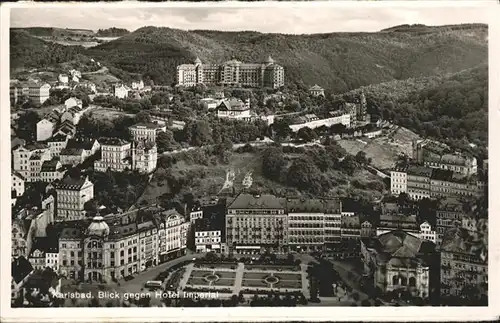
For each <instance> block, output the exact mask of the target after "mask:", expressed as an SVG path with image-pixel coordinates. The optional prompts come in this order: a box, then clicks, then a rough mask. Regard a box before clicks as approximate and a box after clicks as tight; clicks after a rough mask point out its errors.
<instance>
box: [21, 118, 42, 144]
mask: <svg viewBox="0 0 500 323" xmlns="http://www.w3.org/2000/svg"><path fill="white" fill-rule="evenodd" d="M40 120H41V118H40V116H39V115H38V113H37V112H36V111H34V110H28V111H26V112H25V113H23V114H21V115H20V116H19V119H18V120H17V125H18V128H17V132H16V133H17V136H18V137H19V138H21V139H24V140H26V141H27V142H34V141H36V124H37V123H38V121H40Z"/></svg>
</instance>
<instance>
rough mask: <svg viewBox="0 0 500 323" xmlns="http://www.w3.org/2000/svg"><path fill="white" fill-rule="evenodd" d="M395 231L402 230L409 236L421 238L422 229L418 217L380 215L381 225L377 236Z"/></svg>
mask: <svg viewBox="0 0 500 323" xmlns="http://www.w3.org/2000/svg"><path fill="white" fill-rule="evenodd" d="M394 230H401V231H404V232H406V233H408V234H411V235H414V236H419V234H420V227H419V225H418V223H417V216H416V215H415V214H414V215H404V214H400V213H399V214H386V213H382V214H381V215H380V221H379V225H378V226H377V236H380V235H382V234H385V233H387V232H391V231H394Z"/></svg>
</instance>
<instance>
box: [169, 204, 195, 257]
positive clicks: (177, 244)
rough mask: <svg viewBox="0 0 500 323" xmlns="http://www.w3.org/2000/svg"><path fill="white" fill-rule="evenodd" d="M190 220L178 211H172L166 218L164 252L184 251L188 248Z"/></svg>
mask: <svg viewBox="0 0 500 323" xmlns="http://www.w3.org/2000/svg"><path fill="white" fill-rule="evenodd" d="M189 225H190V223H189V222H185V220H184V218H183V217H182V216H181V215H180V214H178V213H176V212H175V213H172V214H170V215H168V216H167V217H166V218H165V236H164V238H163V241H162V243H163V244H164V245H163V246H164V253H165V254H168V253H171V252H177V251H183V250H184V249H186V243H187V232H188V229H189Z"/></svg>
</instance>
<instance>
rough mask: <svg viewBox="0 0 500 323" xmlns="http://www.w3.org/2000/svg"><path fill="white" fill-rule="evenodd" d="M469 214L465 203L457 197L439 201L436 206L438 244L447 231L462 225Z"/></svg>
mask: <svg viewBox="0 0 500 323" xmlns="http://www.w3.org/2000/svg"><path fill="white" fill-rule="evenodd" d="M466 215H467V212H465V210H464V204H463V203H462V202H461V201H459V200H458V199H456V198H447V199H444V200H441V201H439V203H438V205H437V208H436V231H437V232H436V234H437V237H436V244H437V245H438V246H440V245H441V241H442V240H443V236H444V234H445V232H446V231H448V230H449V229H452V228H456V227H459V226H461V224H462V220H463V218H464V217H465V216H466Z"/></svg>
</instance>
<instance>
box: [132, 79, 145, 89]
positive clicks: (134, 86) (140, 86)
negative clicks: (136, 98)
mask: <svg viewBox="0 0 500 323" xmlns="http://www.w3.org/2000/svg"><path fill="white" fill-rule="evenodd" d="M143 88H144V82H143V81H142V80H140V81H139V82H132V89H134V90H142V89H143Z"/></svg>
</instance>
